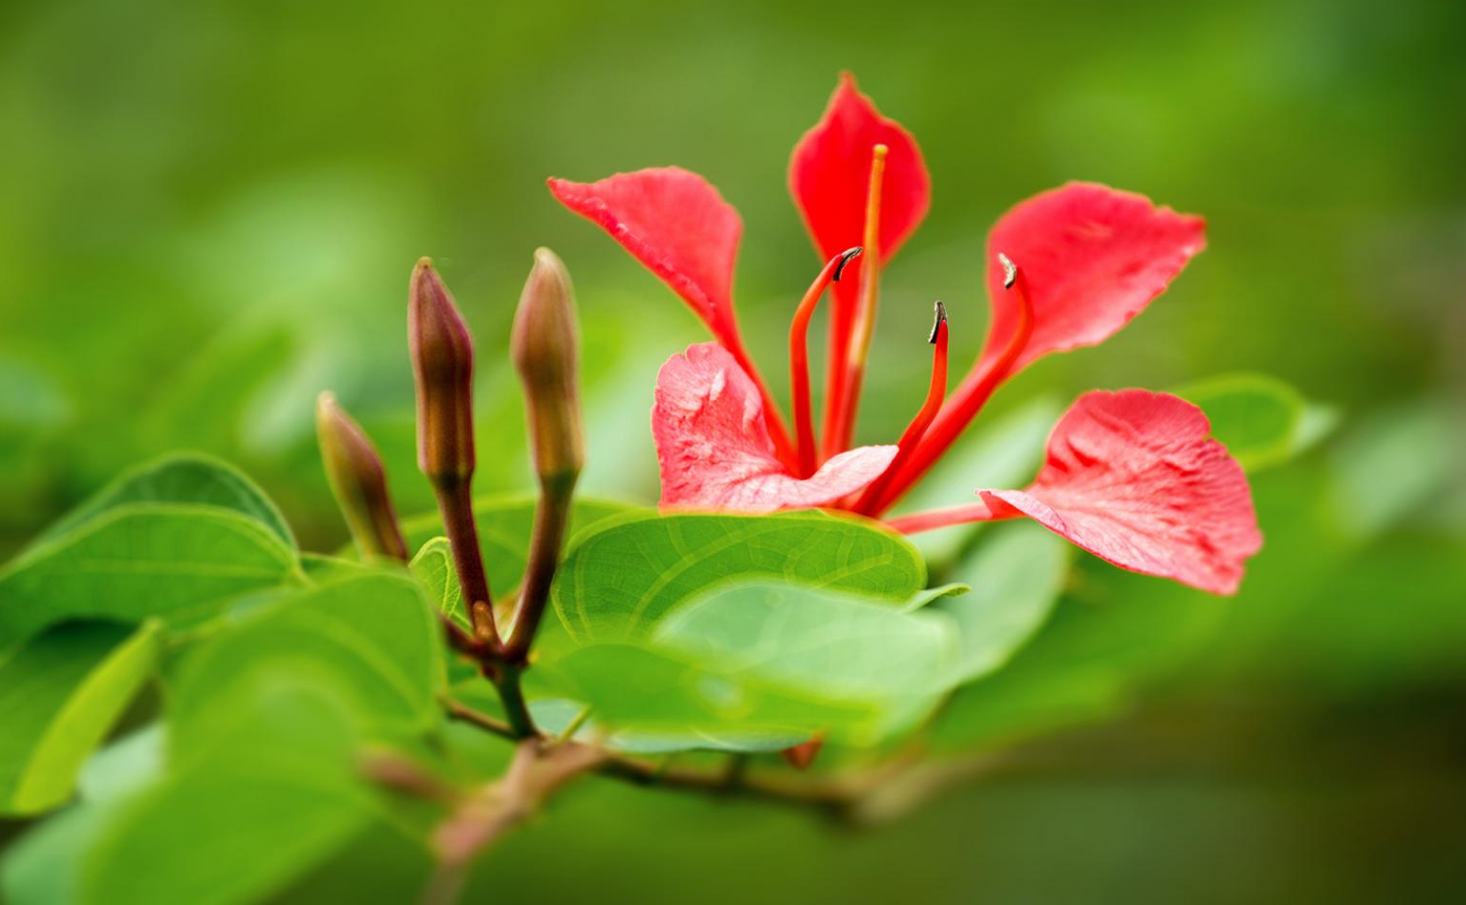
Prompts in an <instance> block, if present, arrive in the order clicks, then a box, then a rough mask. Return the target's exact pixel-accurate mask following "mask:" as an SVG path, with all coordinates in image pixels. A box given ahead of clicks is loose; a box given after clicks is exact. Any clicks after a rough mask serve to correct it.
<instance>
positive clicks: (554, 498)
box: [504, 472, 578, 664]
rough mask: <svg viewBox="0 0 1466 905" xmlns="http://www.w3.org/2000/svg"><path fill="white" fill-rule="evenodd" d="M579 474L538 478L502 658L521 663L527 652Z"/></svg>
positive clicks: (541, 611)
mask: <svg viewBox="0 0 1466 905" xmlns="http://www.w3.org/2000/svg"><path fill="white" fill-rule="evenodd" d="M577 477H578V475H577V474H576V473H575V472H570V473H567V474H564V475H561V476H558V477H551V478H545V479H543V480H541V481H540V499H539V503H538V505H536V506H535V512H534V535H533V537H532V538H531V540H530V545H529V562H528V564H527V565H526V566H525V570H524V581H523V583H522V584H521V585H520V589H519V601H518V602H517V603H516V604H515V607H514V621H513V623H512V624H511V625H510V627H509V630H508V632H507V634H508V636H509V640H508V642H507V643H506V644H505V645H504V659H505V660H506V661H508V662H509V663H511V664H522V663H524V662H525V661H526V659H527V658H528V656H529V648H530V645H531V644H533V643H534V636H535V633H536V632H537V631H539V627H540V619H541V618H542V617H543V616H544V614H545V605H546V603H548V601H549V598H550V584H551V583H552V582H553V581H554V580H555V569H556V567H557V566H559V564H560V551H561V549H562V548H563V546H564V541H565V529H566V526H567V525H568V524H569V522H570V501H571V498H572V496H573V495H574V492H575V480H576V478H577Z"/></svg>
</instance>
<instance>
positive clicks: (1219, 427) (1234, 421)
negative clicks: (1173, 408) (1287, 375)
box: [1176, 374, 1327, 472]
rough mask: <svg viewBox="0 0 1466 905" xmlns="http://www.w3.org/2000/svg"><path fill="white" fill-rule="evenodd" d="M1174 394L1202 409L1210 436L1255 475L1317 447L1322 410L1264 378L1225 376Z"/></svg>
mask: <svg viewBox="0 0 1466 905" xmlns="http://www.w3.org/2000/svg"><path fill="white" fill-rule="evenodd" d="M1176 395H1178V396H1180V397H1182V398H1183V399H1187V400H1189V401H1191V402H1193V403H1195V404H1196V405H1198V406H1200V407H1201V410H1202V411H1203V412H1205V413H1206V417H1207V418H1208V419H1209V420H1210V421H1211V430H1212V436H1214V437H1215V438H1216V439H1218V440H1220V441H1221V443H1222V445H1224V446H1226V447H1227V451H1228V452H1230V453H1231V454H1232V456H1233V458H1235V459H1236V460H1237V462H1238V463H1239V464H1240V465H1241V466H1242V467H1243V469H1245V470H1247V471H1249V472H1254V471H1261V470H1262V469H1264V468H1271V467H1273V466H1275V465H1281V464H1283V463H1284V462H1287V461H1288V460H1289V459H1291V458H1293V457H1294V456H1297V455H1298V454H1299V453H1302V452H1303V451H1304V450H1305V449H1307V448H1308V447H1309V446H1310V445H1312V444H1313V443H1315V442H1317V441H1318V440H1319V439H1320V438H1321V437H1322V436H1323V435H1324V434H1325V433H1327V430H1326V429H1322V430H1321V429H1320V425H1321V424H1322V423H1323V422H1322V421H1321V420H1320V419H1322V418H1323V417H1324V416H1323V414H1322V410H1321V409H1318V408H1317V407H1311V406H1309V404H1308V402H1307V401H1306V400H1305V399H1304V398H1303V397H1302V396H1301V395H1299V393H1298V391H1297V390H1295V389H1293V387H1291V386H1289V385H1288V384H1286V383H1284V382H1282V381H1281V380H1278V379H1276V378H1273V377H1268V376H1266V375H1264V374H1225V375H1222V376H1218V377H1211V378H1208V379H1206V380H1201V381H1197V382H1195V383H1190V384H1187V385H1186V386H1184V387H1181V388H1180V389H1178V390H1176Z"/></svg>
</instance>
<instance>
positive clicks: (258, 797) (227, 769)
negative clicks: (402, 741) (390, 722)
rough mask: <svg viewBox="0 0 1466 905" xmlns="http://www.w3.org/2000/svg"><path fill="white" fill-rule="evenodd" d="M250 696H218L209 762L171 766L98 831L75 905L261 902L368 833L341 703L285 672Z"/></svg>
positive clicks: (363, 791)
mask: <svg viewBox="0 0 1466 905" xmlns="http://www.w3.org/2000/svg"><path fill="white" fill-rule="evenodd" d="M248 687H249V688H250V689H251V690H252V691H253V692H254V693H255V694H254V696H253V697H244V696H240V695H231V696H230V697H229V698H228V700H227V705H228V706H229V709H230V712H229V713H228V714H227V718H228V720H229V725H228V726H227V728H226V729H225V731H224V732H223V734H222V735H221V736H220V737H219V738H218V739H217V740H216V741H217V743H216V744H215V745H214V747H213V749H212V756H211V757H210V758H209V759H208V760H207V761H201V762H195V763H187V762H185V763H184V764H182V766H181V769H180V768H179V767H180V765H179V764H177V763H175V764H173V768H172V772H171V773H170V775H168V776H167V777H166V778H165V779H164V780H163V781H161V782H159V783H157V784H156V785H154V786H153V787H151V788H149V789H147V790H146V791H145V792H143V793H141V794H140V795H139V796H138V797H136V798H134V799H132V800H130V801H128V802H127V803H126V805H125V807H123V808H122V809H121V811H120V812H119V813H118V814H117V815H116V816H115V817H114V818H112V819H109V820H108V821H106V824H105V826H104V827H103V828H102V829H101V830H100V832H98V833H97V838H96V839H95V841H94V843H93V844H92V845H91V846H90V848H89V850H88V851H87V852H86V853H85V855H84V857H83V861H82V865H81V873H80V877H79V883H78V886H79V891H80V901H81V902H82V903H97V905H103V903H106V905H129V903H138V905H175V903H176V905H236V903H247V902H256V901H261V900H265V899H268V898H269V897H270V895H271V894H272V893H273V892H275V891H276V890H278V889H280V888H282V887H284V886H285V885H287V884H288V883H290V882H291V881H292V880H294V879H295V878H296V877H298V876H300V875H302V874H303V873H305V872H306V871H308V870H309V869H310V868H311V867H312V866H313V865H315V864H317V863H319V862H320V861H322V860H324V859H326V858H328V857H330V856H331V855H332V854H333V853H335V852H336V851H338V850H339V849H340V848H341V847H342V846H344V845H345V844H346V843H347V842H349V841H350V839H351V838H353V837H354V836H355V835H356V834H357V833H359V832H361V831H362V829H363V828H364V827H366V826H368V825H369V824H370V822H371V820H372V816H373V809H374V805H373V802H372V800H371V798H370V795H369V793H368V790H367V787H366V785H365V784H364V783H362V782H361V780H360V778H359V774H358V772H357V751H358V750H359V743H358V740H357V738H356V736H355V734H354V731H353V728H354V727H353V724H354V720H353V718H352V716H351V715H350V714H349V712H348V710H349V707H348V705H347V704H345V703H344V702H343V701H342V700H341V699H339V698H337V697H335V696H333V695H332V694H331V691H330V689H329V687H328V686H322V685H320V684H318V683H315V682H313V681H310V680H308V679H306V680H302V679H301V678H300V677H296V676H291V675H289V674H286V675H280V676H277V677H276V678H275V680H274V681H271V682H255V683H251V684H250V685H249V686H248ZM222 703H224V702H221V704H222ZM175 744H176V743H175ZM201 834H203V837H204V838H205V839H206V842H207V844H199V841H200V838H201Z"/></svg>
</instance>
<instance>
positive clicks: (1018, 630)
mask: <svg viewBox="0 0 1466 905" xmlns="http://www.w3.org/2000/svg"><path fill="white" fill-rule="evenodd" d="M1068 567H1069V544H1068V542H1067V541H1065V540H1064V539H1063V538H1061V537H1059V536H1058V535H1056V534H1053V533H1052V532H1050V531H1047V530H1045V529H1043V528H1041V527H1039V526H1038V525H1032V524H1026V523H1015V524H1012V525H1003V526H1001V527H999V528H997V529H995V530H994V531H993V532H992V534H991V535H990V536H988V537H987V538H986V542H985V543H983V544H982V545H981V546H979V547H978V548H977V549H976V550H975V551H974V552H972V553H970V554H968V555H967V556H966V557H965V558H964V559H962V560H961V561H960V562H959V563H958V564H957V566H956V568H954V569H953V575H954V577H957V578H961V579H962V580H964V581H966V582H968V583H970V584H971V585H972V587H973V588H974V589H975V590H974V591H973V592H972V593H970V594H967V595H965V596H963V597H955V598H954V597H946V598H943V599H941V600H937V601H936V602H934V603H933V604H932V609H935V610H938V611H940V612H943V613H946V614H947V615H949V616H951V617H952V618H953V619H954V620H955V621H956V623H957V627H958V630H959V632H960V635H961V638H962V654H961V659H960V666H959V668H958V672H957V679H956V681H957V682H959V683H962V682H971V681H972V680H974V679H977V678H979V677H981V676H983V675H986V674H987V673H990V672H992V671H993V670H995V669H998V668H999V667H1001V666H1002V665H1003V664H1004V663H1006V662H1007V661H1008V658H1009V657H1011V656H1012V655H1013V653H1014V652H1015V651H1016V650H1017V649H1018V648H1019V647H1021V646H1022V645H1023V644H1024V643H1025V642H1027V641H1028V639H1029V638H1030V637H1032V636H1033V633H1034V632H1036V631H1037V630H1038V628H1039V626H1041V625H1042V624H1043V621H1044V620H1045V619H1047V618H1048V615H1049V613H1050V611H1051V610H1052V609H1053V606H1054V603H1055V601H1057V600H1058V597H1059V592H1060V591H1061V590H1062V589H1063V586H1064V577H1065V575H1066V574H1067V573H1068Z"/></svg>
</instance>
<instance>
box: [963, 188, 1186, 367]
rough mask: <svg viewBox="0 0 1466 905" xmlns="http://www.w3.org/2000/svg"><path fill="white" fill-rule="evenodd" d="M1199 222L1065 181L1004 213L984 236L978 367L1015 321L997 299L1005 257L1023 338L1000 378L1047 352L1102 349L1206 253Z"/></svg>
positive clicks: (1001, 296)
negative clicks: (1027, 310) (1017, 288)
mask: <svg viewBox="0 0 1466 905" xmlns="http://www.w3.org/2000/svg"><path fill="white" fill-rule="evenodd" d="M1205 232H1206V221H1205V220H1203V219H1202V218H1201V217H1197V216H1194V215H1190V214H1178V213H1176V212H1175V211H1173V210H1171V209H1170V208H1169V207H1156V206H1155V205H1154V204H1152V203H1151V201H1150V199H1149V198H1146V197H1145V196H1144V195H1137V194H1134V193H1132V192H1121V191H1117V190H1115V189H1112V188H1108V187H1106V186H1103V185H1095V184H1093V183H1085V182H1071V183H1069V184H1068V185H1065V186H1063V187H1061V188H1057V189H1052V190H1050V191H1047V192H1043V193H1041V194H1038V195H1035V196H1033V197H1032V198H1029V199H1028V200H1027V201H1024V202H1022V203H1020V204H1019V205H1018V206H1017V207H1014V208H1013V209H1012V210H1010V211H1008V213H1006V214H1004V215H1003V217H1002V219H1000V220H999V221H998V223H997V225H996V226H994V227H993V230H992V232H991V233H989V235H988V297H989V298H990V299H992V303H993V321H992V327H991V328H990V329H989V331H988V340H987V347H986V348H985V349H984V350H983V355H982V360H981V364H982V365H988V364H990V363H991V362H992V361H994V360H996V359H997V358H998V357H999V356H1000V354H1001V353H1002V350H1003V346H1004V345H1005V344H1006V343H1007V341H1008V337H1009V336H1010V335H1011V334H1012V332H1013V329H1014V326H1015V324H1016V323H1017V320H1018V310H1017V302H1016V299H1014V298H1013V294H1012V293H1005V292H1004V291H1003V279H1004V276H1005V274H1004V270H1003V266H1002V265H1001V264H1000V263H999V261H998V254H999V253H1002V254H1005V255H1007V256H1008V257H1009V258H1010V259H1011V260H1012V261H1013V262H1014V263H1015V264H1017V265H1018V267H1020V268H1021V269H1022V271H1023V273H1024V276H1025V277H1026V278H1027V280H1028V289H1029V292H1030V294H1031V296H1032V299H1033V312H1034V322H1033V335H1032V337H1031V338H1030V339H1029V341H1028V344H1027V346H1026V347H1025V348H1024V350H1023V352H1022V353H1021V354H1020V355H1019V356H1018V358H1017V360H1016V361H1015V362H1014V363H1013V366H1012V367H1011V368H1010V369H1009V373H1017V372H1018V371H1020V370H1022V369H1023V368H1024V367H1026V366H1027V365H1028V364H1029V363H1031V362H1033V361H1034V360H1035V359H1037V358H1041V357H1043V356H1044V355H1047V354H1049V353H1050V352H1064V351H1067V350H1069V349H1075V348H1079V347H1081V346H1092V345H1095V344H1096V343H1099V342H1103V341H1104V340H1105V339H1107V338H1109V337H1110V336H1111V335H1112V334H1113V333H1115V332H1116V331H1118V330H1119V329H1120V328H1121V327H1123V326H1125V324H1126V322H1128V321H1129V320H1130V319H1131V318H1132V317H1134V316H1135V315H1137V314H1139V313H1140V312H1141V311H1143V310H1144V309H1145V306H1146V305H1148V304H1149V303H1150V301H1151V299H1154V298H1155V297H1156V296H1158V295H1160V294H1161V293H1162V292H1164V291H1165V290H1166V286H1167V285H1168V284H1169V283H1170V282H1171V280H1172V279H1173V278H1174V277H1175V276H1176V274H1178V273H1180V272H1181V268H1183V267H1185V266H1186V262H1187V261H1189V260H1190V259H1191V257H1192V256H1193V255H1195V254H1197V253H1198V252H1200V251H1201V250H1202V249H1203V248H1205V247H1206V235H1205Z"/></svg>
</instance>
